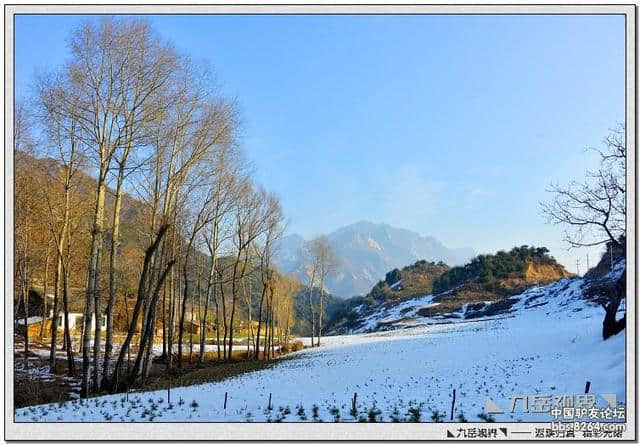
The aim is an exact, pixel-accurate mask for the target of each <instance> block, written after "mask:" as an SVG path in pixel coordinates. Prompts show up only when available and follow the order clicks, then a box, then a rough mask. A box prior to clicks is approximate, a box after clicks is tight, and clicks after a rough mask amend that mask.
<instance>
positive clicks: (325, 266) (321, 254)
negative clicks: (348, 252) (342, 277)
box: [311, 236, 336, 346]
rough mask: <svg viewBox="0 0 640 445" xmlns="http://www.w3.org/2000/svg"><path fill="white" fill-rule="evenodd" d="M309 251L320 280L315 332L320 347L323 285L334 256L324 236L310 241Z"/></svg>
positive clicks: (331, 266)
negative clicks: (316, 329)
mask: <svg viewBox="0 0 640 445" xmlns="http://www.w3.org/2000/svg"><path fill="white" fill-rule="evenodd" d="M311 251H312V253H313V256H314V257H315V261H314V263H315V264H317V269H318V272H317V273H318V276H319V278H320V307H319V310H318V332H317V345H318V346H320V337H322V314H323V312H324V307H323V295H324V283H325V280H326V278H327V275H329V274H330V273H331V272H333V270H334V269H335V266H336V255H335V252H334V250H333V248H332V247H331V244H330V243H329V240H328V239H327V237H326V236H319V237H316V238H315V239H314V240H312V241H311Z"/></svg>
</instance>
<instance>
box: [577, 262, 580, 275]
mask: <svg viewBox="0 0 640 445" xmlns="http://www.w3.org/2000/svg"><path fill="white" fill-rule="evenodd" d="M576 275H578V276H580V258H578V259H576Z"/></svg>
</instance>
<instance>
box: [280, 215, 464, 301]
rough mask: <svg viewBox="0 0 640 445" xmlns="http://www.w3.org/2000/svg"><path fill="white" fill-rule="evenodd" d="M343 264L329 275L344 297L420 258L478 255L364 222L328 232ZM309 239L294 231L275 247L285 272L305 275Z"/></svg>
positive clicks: (449, 260)
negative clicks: (305, 255)
mask: <svg viewBox="0 0 640 445" xmlns="http://www.w3.org/2000/svg"><path fill="white" fill-rule="evenodd" d="M327 239H328V240H329V243H330V244H331V246H332V247H333V249H334V250H335V252H336V256H337V257H338V260H339V265H338V267H336V271H335V272H334V273H333V274H331V275H330V276H329V277H327V282H326V286H325V287H326V290H327V291H329V292H331V293H333V294H336V295H341V296H343V297H351V296H355V295H364V294H366V293H367V292H369V291H370V290H371V288H372V287H373V286H374V285H375V284H376V283H377V282H378V281H379V280H381V279H383V278H384V276H385V274H386V273H387V272H388V271H389V270H391V269H394V268H396V267H403V266H405V265H407V264H411V263H414V262H416V261H418V260H427V261H435V262H437V261H442V262H444V263H446V264H449V265H454V266H455V265H458V264H464V263H465V262H466V261H468V260H469V259H470V258H472V257H473V256H474V255H475V252H474V251H473V249H470V248H461V249H450V248H448V247H446V246H445V245H444V244H442V242H440V241H439V240H437V239H436V238H434V237H430V236H422V235H420V234H418V233H416V232H412V231H410V230H406V229H400V228H397V227H392V226H390V225H388V224H376V223H372V222H368V221H361V222H358V223H355V224H351V225H348V226H345V227H341V228H339V229H337V230H335V231H334V232H332V233H329V234H327ZM307 242H308V241H307V240H305V239H304V238H302V237H301V236H300V235H297V234H293V235H289V236H286V237H284V238H283V239H282V240H280V242H279V243H278V245H277V246H276V249H275V263H276V266H277V267H278V269H279V270H280V271H281V272H283V273H293V274H295V275H297V276H299V277H301V278H304V277H305V268H304V264H303V261H302V258H301V252H302V251H303V249H305V247H306V245H307Z"/></svg>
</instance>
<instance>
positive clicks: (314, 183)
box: [16, 15, 624, 271]
mask: <svg viewBox="0 0 640 445" xmlns="http://www.w3.org/2000/svg"><path fill="white" fill-rule="evenodd" d="M84 19H86V16H84V17H83V16H50V17H44V16H21V17H17V18H16V90H17V91H16V92H17V96H18V97H23V96H26V95H28V94H29V88H30V85H31V83H32V79H33V77H34V73H35V72H36V71H37V70H39V69H43V68H44V69H46V68H48V67H52V66H57V65H59V64H61V63H62V62H63V61H64V60H65V57H66V55H67V48H66V41H67V36H68V34H69V31H70V30H71V29H73V28H74V27H75V26H77V24H78V23H79V22H81V21H82V20H84ZM149 20H150V21H151V22H152V23H153V25H154V27H155V28H156V30H157V31H158V32H159V33H160V34H161V35H162V36H164V37H165V38H166V39H168V40H170V41H172V42H173V43H174V44H175V46H176V47H177V48H179V49H180V50H182V51H185V52H188V53H190V54H191V55H192V56H193V57H194V58H195V59H199V60H207V61H209V62H210V63H211V65H212V66H213V67H214V69H215V72H216V74H217V78H218V82H219V84H220V88H221V90H222V92H223V93H224V94H227V95H229V96H232V97H236V98H237V99H238V101H239V103H240V104H241V113H242V117H243V120H244V130H243V145H244V149H245V152H246V155H247V157H248V158H249V159H250V160H251V161H252V162H253V163H254V164H255V168H256V172H257V178H256V180H257V182H259V183H262V184H264V185H265V186H266V187H267V188H268V189H270V190H272V191H275V192H276V193H278V194H279V195H280V197H281V199H282V202H283V205H284V209H285V212H286V214H287V216H288V218H289V221H290V222H289V231H290V232H297V233H300V234H301V235H303V236H306V237H309V236H312V235H314V234H317V233H323V232H330V231H333V230H334V229H336V228H338V227H340V226H342V225H346V224H350V223H353V222H356V221H359V220H370V221H373V222H386V223H389V224H391V225H394V226H398V227H403V228H407V229H410V230H414V231H416V232H419V233H421V234H423V235H431V236H434V237H436V238H438V239H440V240H441V241H442V242H443V243H444V244H445V245H447V246H448V247H466V246H468V247H472V248H474V249H475V250H476V251H477V252H493V251H495V250H498V249H508V248H511V247H513V246H514V245H521V244H529V245H545V246H547V247H549V248H550V249H551V253H552V254H553V255H554V256H556V258H558V259H559V260H560V261H561V262H562V263H564V264H565V265H566V266H567V267H568V268H569V270H572V271H575V259H576V258H577V257H581V258H582V264H583V266H582V269H583V271H584V263H585V261H584V256H585V254H586V250H583V251H571V252H567V251H566V249H565V247H564V246H563V244H562V243H561V234H562V231H561V229H560V228H559V227H557V226H550V225H547V224H545V222H544V219H543V217H542V216H541V214H540V210H539V201H541V200H545V199H547V198H548V195H547V193H545V187H546V186H547V185H548V184H549V183H550V182H551V181H560V182H567V181H568V180H569V179H571V178H574V177H575V178H580V177H581V176H582V174H583V172H584V170H585V169H587V168H590V167H592V166H593V165H594V163H595V160H596V159H595V157H594V156H593V154H591V153H587V152H585V148H586V147H588V146H593V145H598V144H600V142H601V141H602V139H603V137H604V136H605V135H606V134H607V131H608V129H609V128H611V127H613V126H615V125H616V123H618V122H623V120H624V17H623V16H613V15H609V16H588V15H581V16H513V15H507V16H444V15H440V16H149ZM596 251H597V250H596ZM596 251H592V253H591V254H592V256H591V262H592V264H593V263H594V262H595V260H594V257H595V253H596Z"/></svg>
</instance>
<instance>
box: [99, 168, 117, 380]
mask: <svg viewBox="0 0 640 445" xmlns="http://www.w3.org/2000/svg"><path fill="white" fill-rule="evenodd" d="M123 180H124V163H122V164H120V168H119V169H118V180H117V183H116V196H115V203H114V209H113V231H112V236H111V249H110V250H109V301H108V303H107V314H106V315H107V332H106V338H105V344H104V362H103V365H102V378H103V380H106V379H107V378H108V376H109V364H110V362H111V353H112V351H113V310H114V307H115V301H116V267H117V264H116V262H117V258H118V248H119V247H120V212H121V209H122V182H123ZM96 328H97V327H96ZM96 338H98V336H97V335H96Z"/></svg>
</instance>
